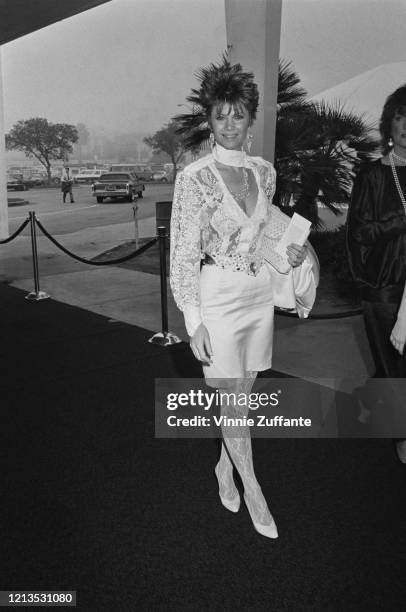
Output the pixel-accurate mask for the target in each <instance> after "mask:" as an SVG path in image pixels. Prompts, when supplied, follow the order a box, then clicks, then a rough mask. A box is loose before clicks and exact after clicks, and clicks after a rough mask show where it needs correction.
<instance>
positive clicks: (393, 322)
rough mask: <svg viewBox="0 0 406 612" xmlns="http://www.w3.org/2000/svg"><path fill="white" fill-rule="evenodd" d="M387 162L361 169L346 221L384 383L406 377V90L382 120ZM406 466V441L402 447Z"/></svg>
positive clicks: (401, 90)
mask: <svg viewBox="0 0 406 612" xmlns="http://www.w3.org/2000/svg"><path fill="white" fill-rule="evenodd" d="M379 127H380V132H381V137H382V152H383V157H381V158H380V159H378V160H376V161H375V162H373V163H369V164H367V165H365V167H363V168H361V170H360V172H359V174H358V176H357V178H356V180H355V183H354V188H353V192H352V197H351V203H350V207H349V211H348V219H347V247H348V255H349V263H350V268H351V271H352V274H353V276H354V278H355V280H356V281H358V285H359V288H360V292H361V297H362V301H363V308H364V319H365V326H366V330H367V334H368V340H369V343H370V347H371V351H372V354H373V357H374V361H375V366H376V373H375V376H376V377H379V378H383V377H387V378H404V377H406V356H405V355H404V346H405V341H406V291H405V284H406V197H405V196H406V85H403V86H402V87H400V88H399V89H397V90H396V91H395V92H394V93H393V94H391V95H390V96H389V97H388V98H387V100H386V102H385V105H384V108H383V111H382V116H381V120H380V126H379ZM397 451H398V456H399V458H400V460H401V461H402V462H403V463H406V441H405V440H398V441H397Z"/></svg>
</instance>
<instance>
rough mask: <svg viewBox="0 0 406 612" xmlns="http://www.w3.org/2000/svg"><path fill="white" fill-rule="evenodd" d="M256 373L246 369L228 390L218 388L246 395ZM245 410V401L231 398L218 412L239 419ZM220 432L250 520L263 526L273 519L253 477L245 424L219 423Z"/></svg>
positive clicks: (248, 430) (244, 414)
mask: <svg viewBox="0 0 406 612" xmlns="http://www.w3.org/2000/svg"><path fill="white" fill-rule="evenodd" d="M256 375H257V372H247V375H246V378H244V379H242V380H239V381H236V384H235V385H233V387H232V388H231V389H230V388H228V389H227V390H224V391H223V390H222V392H223V393H227V394H231V393H235V394H236V397H238V395H239V394H240V393H244V394H245V395H246V396H248V395H249V394H250V393H251V389H252V386H253V384H254V382H255V378H256ZM228 397H229V395H228ZM231 397H232V396H231ZM248 410H249V407H248V405H247V403H246V404H245V405H240V403H238V402H234V401H227V400H225V401H223V402H222V415H224V416H226V417H230V418H241V417H243V416H247V415H248ZM222 432H223V445H225V446H226V447H227V451H228V455H227V457H228V461H229V462H230V458H231V461H232V463H233V464H234V467H235V468H236V469H237V471H238V473H239V475H240V478H241V480H242V483H243V485H244V492H245V497H246V499H247V505H248V504H249V510H250V514H251V517H252V519H253V521H255V522H256V523H259V524H261V525H263V526H269V525H271V524H272V523H273V518H272V515H271V513H270V511H269V508H268V506H267V503H266V501H265V498H264V496H263V494H262V491H261V487H260V486H259V484H258V481H257V478H256V476H255V471H254V465H253V460H252V447H251V435H250V429H249V427H248V426H243V425H241V426H240V425H239V426H227V425H222ZM223 457H224V458H223V461H224V466H225V468H226V467H227V469H229V471H230V467H231V466H229V465H228V464H227V463H226V457H225V455H223ZM230 464H231V462H230Z"/></svg>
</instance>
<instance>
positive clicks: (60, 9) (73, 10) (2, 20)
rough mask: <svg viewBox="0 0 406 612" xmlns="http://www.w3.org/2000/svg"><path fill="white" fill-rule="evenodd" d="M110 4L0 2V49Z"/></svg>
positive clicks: (92, 0)
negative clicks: (60, 22) (57, 23)
mask: <svg viewBox="0 0 406 612" xmlns="http://www.w3.org/2000/svg"><path fill="white" fill-rule="evenodd" d="M110 1H111V0H35V2H33V1H32V0H0V45H3V44H4V43H8V42H10V41H12V40H15V39H16V38H20V37H21V36H25V35H26V34H30V33H31V32H35V30H40V29H41V28H45V27H46V26H49V25H51V24H52V23H55V22H57V21H61V20H62V19H67V18H68V17H72V16H73V15H77V14H78V13H83V12H84V11H87V10H89V9H92V8H94V7H96V6H98V5H99V4H105V3H106V2H110Z"/></svg>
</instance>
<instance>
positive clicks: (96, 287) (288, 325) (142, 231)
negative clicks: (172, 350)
mask: <svg viewBox="0 0 406 612" xmlns="http://www.w3.org/2000/svg"><path fill="white" fill-rule="evenodd" d="M139 235H140V237H151V236H154V235H155V219H154V218H148V219H144V220H141V221H140V222H139ZM55 238H56V239H57V240H59V241H60V242H61V243H62V244H63V245H64V246H65V247H66V248H68V249H69V250H71V251H73V252H74V253H76V254H77V255H80V256H81V257H85V258H92V257H95V256H96V255H98V254H100V253H102V252H105V251H106V250H109V249H111V248H113V247H115V246H117V245H119V244H122V243H125V242H127V241H129V240H131V239H133V238H134V225H133V224H131V223H122V224H116V225H110V226H102V227H94V228H90V229H85V230H80V231H77V232H74V233H71V234H64V235H63V236H57V235H56V236H55ZM38 252H39V258H40V259H39V266H40V283H41V289H42V290H43V291H46V292H47V293H49V294H50V295H51V297H52V298H53V299H55V300H58V301H60V302H64V303H66V304H70V305H74V306H77V307H80V308H84V309H86V310H89V311H92V312H95V313H98V314H101V315H104V316H106V317H108V318H110V319H112V320H117V321H123V322H126V323H130V324H133V325H137V326H139V327H143V328H145V329H147V330H150V331H151V333H155V332H157V331H159V330H160V329H161V309H160V280H159V276H158V275H155V274H148V273H145V272H140V271H136V270H131V269H127V268H123V267H116V266H112V267H107V266H106V267H97V268H96V267H92V266H90V265H87V264H82V263H78V262H76V261H74V260H73V259H71V258H70V257H69V256H67V255H65V254H64V253H63V252H61V251H60V250H59V249H57V247H55V246H54V245H53V244H52V243H51V242H50V241H49V240H48V239H47V238H46V237H44V236H42V235H41V232H38ZM0 253H1V261H0V280H3V281H4V280H6V281H7V282H9V283H10V284H12V285H13V286H14V287H17V288H20V289H24V290H26V291H27V292H29V291H32V290H33V280H32V264H31V244H30V237H29V236H19V237H18V238H16V239H15V240H14V241H13V242H12V243H10V244H8V245H0ZM168 302H169V328H170V331H172V332H173V333H175V334H177V335H178V336H179V337H180V338H182V339H183V340H186V341H187V339H188V338H187V334H186V331H185V328H184V325H183V317H182V315H181V313H180V312H179V311H178V309H177V308H176V306H175V304H174V302H173V299H172V297H171V296H169V300H168ZM316 310H317V304H316ZM273 367H274V369H276V370H278V371H280V372H284V373H286V374H290V375H293V376H298V377H301V378H322V379H326V384H327V385H328V386H335V383H334V381H332V380H328V379H334V378H354V379H355V378H366V377H368V376H369V375H371V374H372V372H373V363H372V359H371V356H370V353H369V348H368V344H367V339H366V335H365V330H364V325H363V321H362V317H361V316H359V315H358V316H353V317H349V318H343V319H327V320H307V321H299V320H298V319H296V318H286V317H283V316H280V315H277V316H276V317H275V337H274V360H273Z"/></svg>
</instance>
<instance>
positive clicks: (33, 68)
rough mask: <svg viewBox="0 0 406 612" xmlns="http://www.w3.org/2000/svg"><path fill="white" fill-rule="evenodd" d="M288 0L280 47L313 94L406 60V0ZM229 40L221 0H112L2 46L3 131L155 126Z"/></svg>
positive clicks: (285, 0) (149, 129) (164, 119)
mask: <svg viewBox="0 0 406 612" xmlns="http://www.w3.org/2000/svg"><path fill="white" fill-rule="evenodd" d="M241 1H247V2H250V3H251V4H252V6H253V8H254V7H255V2H256V0H241ZM282 6H283V8H282V31H281V53H280V55H281V56H282V57H285V58H288V59H290V60H291V61H292V62H293V64H294V67H295V69H296V70H297V72H298V73H299V74H300V76H301V78H302V81H303V85H304V86H305V87H306V88H307V90H308V91H309V93H310V94H314V93H317V92H319V91H322V90H324V89H326V88H328V87H331V86H333V85H336V84H338V83H340V82H342V81H345V80H347V79H349V78H351V77H353V76H355V75H357V74H359V73H362V72H364V71H366V70H369V69H371V68H374V67H376V66H379V65H381V64H385V63H390V62H399V61H402V60H406V45H405V24H406V0H283V4H282ZM225 47H226V33H225V11H224V0H112V2H109V3H107V4H104V5H102V6H100V7H97V8H95V9H93V10H90V11H87V12H85V13H82V14H80V15H76V16H74V17H71V18H70V19H67V20H64V21H62V22H59V23H56V24H54V25H51V26H49V27H47V28H44V29H42V30H40V31H37V32H34V33H32V34H29V35H28V36H24V37H22V38H20V39H18V40H16V41H13V42H11V43H8V44H6V45H4V46H3V48H2V56H3V80H4V114H5V123H6V130H8V129H9V128H10V127H11V125H12V124H13V123H15V122H16V121H17V120H19V119H25V118H28V117H34V116H41V117H46V118H47V119H49V120H50V121H61V122H68V123H73V124H77V123H78V122H83V123H85V124H86V125H87V126H89V127H90V128H99V127H100V126H103V125H104V126H105V127H104V129H105V130H106V132H111V131H113V132H114V131H120V130H121V131H125V130H129V131H133V132H134V131H140V132H153V131H155V130H156V129H159V128H160V127H161V126H162V125H163V124H164V123H166V122H167V121H168V120H169V119H170V117H171V116H173V115H174V114H176V113H177V112H181V110H182V109H180V108H179V107H178V106H177V105H178V104H180V103H182V102H184V100H185V96H186V95H187V94H188V92H189V90H190V88H191V87H192V86H193V85H195V84H196V81H195V79H194V77H193V73H194V72H195V71H196V70H197V69H198V67H199V66H201V65H204V64H208V63H209V62H211V61H214V60H218V59H219V57H220V55H221V53H222V52H223V51H224V49H225ZM404 80H405V81H406V75H405V78H404Z"/></svg>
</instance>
